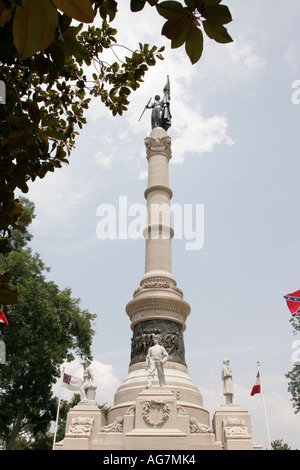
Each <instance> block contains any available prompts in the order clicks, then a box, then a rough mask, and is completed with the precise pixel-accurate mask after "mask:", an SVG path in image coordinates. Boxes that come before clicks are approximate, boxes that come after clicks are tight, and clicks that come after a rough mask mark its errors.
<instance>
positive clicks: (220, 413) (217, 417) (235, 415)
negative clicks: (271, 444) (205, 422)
mask: <svg viewBox="0 0 300 470" xmlns="http://www.w3.org/2000/svg"><path fill="white" fill-rule="evenodd" d="M213 430H214V432H215V436H216V441H217V442H220V443H222V445H223V447H224V450H258V449H261V448H262V447H261V446H259V445H257V444H255V443H254V442H253V440H252V425H251V418H250V415H249V413H248V411H247V410H245V409H244V408H242V407H240V406H239V405H234V404H233V405H223V406H221V407H220V408H219V409H218V410H217V411H216V412H215V414H214V417H213Z"/></svg>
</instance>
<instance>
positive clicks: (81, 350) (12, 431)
mask: <svg viewBox="0 0 300 470" xmlns="http://www.w3.org/2000/svg"><path fill="white" fill-rule="evenodd" d="M14 236H15V234H13V238H14ZM0 269H1V271H7V270H9V271H10V272H11V273H12V277H11V284H12V286H13V287H14V288H17V289H18V292H19V293H20V295H21V299H20V300H19V302H18V303H17V304H16V305H15V306H14V307H10V308H7V311H6V316H7V319H8V321H9V327H7V326H6V325H0V327H1V330H2V339H3V340H4V342H5V345H6V364H5V365H2V366H1V375H0V438H1V440H3V441H5V442H6V446H7V448H12V445H13V442H14V440H15V439H16V437H17V436H18V435H19V434H20V433H21V432H25V431H26V432H28V429H29V426H30V432H31V433H33V434H37V433H39V432H41V433H43V432H46V430H47V428H48V426H49V423H50V422H51V420H53V419H55V415H56V406H57V403H56V398H55V397H53V395H52V391H51V385H52V384H54V383H55V381H56V379H57V377H59V375H60V365H61V364H62V363H63V361H64V360H72V359H73V358H74V354H76V355H79V356H82V357H83V356H91V342H92V337H93V334H94V331H93V330H92V327H91V324H92V322H93V320H94V318H95V315H92V314H90V313H89V312H88V311H87V310H82V309H81V308H80V305H79V304H80V301H79V299H74V298H72V296H71V290H70V289H69V288H66V289H64V290H60V289H59V288H58V286H57V285H56V284H55V283H54V282H52V281H47V280H46V273H47V271H49V269H48V268H47V267H46V266H45V264H44V263H43V261H42V260H41V258H40V256H39V255H38V254H34V253H32V252H31V250H30V248H28V247H27V246H26V243H25V242H24V243H23V245H22V244H20V243H18V244H17V249H16V250H13V251H12V252H11V253H10V254H9V255H8V256H7V257H6V258H4V259H2V260H1V261H0ZM4 326H5V328H4Z"/></svg>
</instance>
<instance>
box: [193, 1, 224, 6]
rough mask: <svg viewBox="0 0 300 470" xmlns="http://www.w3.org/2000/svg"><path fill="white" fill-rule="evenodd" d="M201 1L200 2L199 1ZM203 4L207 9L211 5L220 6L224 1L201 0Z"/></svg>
mask: <svg viewBox="0 0 300 470" xmlns="http://www.w3.org/2000/svg"><path fill="white" fill-rule="evenodd" d="M198 1H199V0H198ZM200 1H201V3H204V5H205V7H209V6H210V5H219V3H221V2H222V0H203V1H202V0H200Z"/></svg>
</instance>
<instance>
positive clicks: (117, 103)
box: [0, 0, 162, 305]
mask: <svg viewBox="0 0 300 470" xmlns="http://www.w3.org/2000/svg"><path fill="white" fill-rule="evenodd" d="M50 4H51V5H52V3H51V1H50V0H43V1H40V0H36V1H31V0H26V1H25V0H23V7H22V6H21V3H20V2H12V1H11V2H10V1H8V0H7V1H5V2H4V1H1V0H0V23H2V26H1V27H0V58H1V64H0V80H2V81H3V82H4V83H5V86H6V104H1V105H0V148H1V158H0V253H1V254H2V255H6V254H7V253H9V252H10V250H11V243H10V239H11V233H12V232H13V231H15V230H22V222H24V220H25V218H26V215H25V214H23V208H22V205H21V204H20V203H19V201H18V199H16V198H15V190H16V189H17V188H18V189H20V190H21V191H22V192H23V193H27V192H28V182H29V181H35V179H36V178H44V177H45V176H46V174H47V173H48V172H53V171H55V170H56V169H57V168H60V167H61V166H62V165H64V164H68V158H69V156H70V154H71V151H72V149H73V148H74V146H75V138H76V136H77V135H78V131H79V130H80V129H81V128H82V127H83V125H84V124H85V123H86V118H85V116H84V112H85V111H86V110H87V109H88V106H89V102H90V99H91V96H95V97H99V99H101V101H102V103H104V105H105V106H107V107H108V108H109V109H110V110H111V112H112V114H113V115H117V114H119V115H121V114H122V113H123V112H124V111H125V110H126V109H127V106H128V104H129V95H130V93H131V91H132V90H136V89H137V88H138V87H139V86H140V83H141V82H142V81H143V76H144V74H145V72H146V71H147V70H148V67H149V66H153V65H155V62H156V59H157V58H159V59H162V56H161V50H158V49H157V48H156V47H151V48H150V47H149V46H148V45H140V46H139V50H138V51H131V54H128V57H126V59H125V61H124V62H123V63H119V62H117V61H116V62H114V63H112V64H106V63H104V62H103V61H102V60H101V55H102V53H103V51H104V50H108V49H112V48H113V47H117V46H116V42H117V41H116V33H117V31H116V30H115V29H114V28H112V27H110V26H109V25H108V23H107V22H106V21H105V20H103V23H102V26H101V28H96V27H95V26H88V27H87V28H86V29H85V30H84V31H83V24H82V23H81V24H79V25H77V26H72V24H71V23H72V18H71V17H70V16H67V15H66V14H64V13H60V12H57V11H56V9H55V8H54V6H53V5H52V6H51V5H50ZM53 4H55V5H56V6H57V8H59V9H61V10H62V11H66V12H68V14H69V15H71V14H72V15H73V17H74V18H76V19H77V20H82V21H92V18H94V15H95V12H94V11H93V9H92V7H91V2H90V0H85V1H84V2H81V1H78V0H72V1H65V0H64V1H62V0H60V1H58V0H57V1H55V2H53ZM85 5H89V9H88V8H86V9H84V11H83V10H82V7H84V6H85ZM114 6H115V2H114V1H113V0H112V1H107V2H104V3H103V2H101V12H102V15H104V12H107V14H108V15H109V16H110V17H112V16H113V15H112V11H111V10H110V8H113V7H114ZM48 8H49V9H50V11H52V10H53V8H54V9H55V12H56V13H55V14H56V16H57V21H56V23H55V28H54V31H53V35H52V33H51V40H50V35H48V33H47V31H48V30H49V28H48V26H49V25H48V26H47V25H46V26H47V28H48V29H47V30H45V27H46V26H45V25H44V26H45V27H44V26H43V24H44V23H43V22H46V23H48V22H50V23H51V22H52V16H51V14H50V15H49V14H48V13H47V12H48ZM7 11H9V13H10V15H8V13H7ZM82 13H83V15H82ZM86 14H87V15H88V16H87V17H86V16H85V15H86ZM26 28H27V29H26ZM39 28H41V29H39ZM43 28H44V29H43ZM40 36H41V37H42V38H43V40H44V39H45V38H48V39H47V44H46V42H43V43H41V42H40ZM48 43H49V44H48ZM46 46H47V47H46ZM45 47H46V48H45ZM129 52H130V51H129ZM91 65H94V66H95V73H94V74H93V81H90V80H89V79H88V78H87V76H86V74H85V72H84V68H85V67H86V66H91ZM4 274H5V275H4ZM4 274H3V275H2V276H0V303H2V304H8V305H14V304H16V303H17V301H18V298H19V297H18V292H17V291H16V290H15V289H13V288H12V286H11V284H10V273H9V272H8V273H4Z"/></svg>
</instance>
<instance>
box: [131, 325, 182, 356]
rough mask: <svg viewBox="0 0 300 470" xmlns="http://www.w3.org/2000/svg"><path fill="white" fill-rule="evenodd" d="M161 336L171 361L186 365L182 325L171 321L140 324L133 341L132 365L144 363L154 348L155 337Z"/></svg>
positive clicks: (134, 332) (136, 327)
mask: <svg viewBox="0 0 300 470" xmlns="http://www.w3.org/2000/svg"><path fill="white" fill-rule="evenodd" d="M154 335H160V336H161V338H162V342H161V344H162V346H164V348H165V349H166V351H167V353H168V355H169V359H168V360H169V361H171V362H179V363H181V364H184V365H185V348H184V342H183V331H182V327H181V325H179V324H178V323H176V322H172V321H170V320H149V321H143V322H140V323H138V324H137V325H136V326H135V327H134V330H133V338H132V340H131V363H130V364H135V363H137V362H143V361H145V359H146V355H147V351H148V349H149V347H151V346H153V344H154V342H153V336H154Z"/></svg>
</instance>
